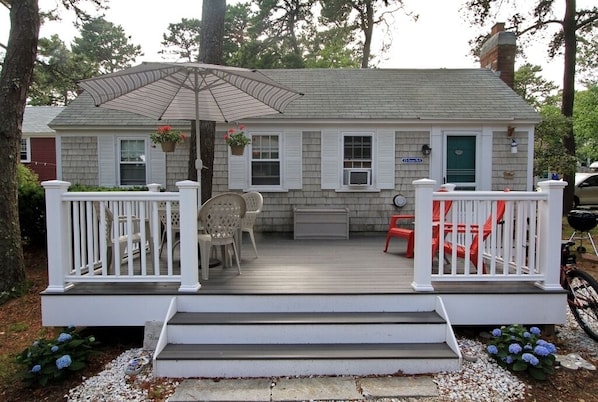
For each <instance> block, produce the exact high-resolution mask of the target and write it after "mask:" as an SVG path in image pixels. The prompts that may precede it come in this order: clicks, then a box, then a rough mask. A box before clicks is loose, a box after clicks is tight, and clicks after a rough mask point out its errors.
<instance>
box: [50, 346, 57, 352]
mask: <svg viewBox="0 0 598 402" xmlns="http://www.w3.org/2000/svg"><path fill="white" fill-rule="evenodd" d="M50 350H51V351H52V353H56V352H57V351H58V346H56V345H54V346H52V348H51V349H50Z"/></svg>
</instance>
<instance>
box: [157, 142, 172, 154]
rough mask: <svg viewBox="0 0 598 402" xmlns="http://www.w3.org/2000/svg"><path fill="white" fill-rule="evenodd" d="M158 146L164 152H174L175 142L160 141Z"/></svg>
mask: <svg viewBox="0 0 598 402" xmlns="http://www.w3.org/2000/svg"><path fill="white" fill-rule="evenodd" d="M160 146H162V151H164V152H174V149H175V148H176V142H162V143H160Z"/></svg>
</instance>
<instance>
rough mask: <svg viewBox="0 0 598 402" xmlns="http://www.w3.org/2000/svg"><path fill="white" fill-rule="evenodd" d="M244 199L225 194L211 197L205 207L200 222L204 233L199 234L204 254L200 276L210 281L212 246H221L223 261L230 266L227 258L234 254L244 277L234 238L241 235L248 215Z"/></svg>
mask: <svg viewBox="0 0 598 402" xmlns="http://www.w3.org/2000/svg"><path fill="white" fill-rule="evenodd" d="M245 210H246V207H245V200H244V199H243V197H242V196H241V195H239V194H236V193H224V194H220V195H217V196H215V197H212V198H210V199H209V200H207V201H206V202H205V204H203V205H202V206H201V208H200V210H199V213H198V219H199V221H200V223H201V225H202V227H203V231H204V233H201V234H198V235H197V241H198V242H199V248H200V253H201V277H202V279H206V280H207V279H208V277H209V270H210V251H211V248H212V246H222V261H223V263H224V264H225V266H226V265H227V264H226V262H227V261H228V259H227V257H228V255H230V249H231V246H232V251H233V253H234V256H235V260H236V262H237V270H238V271H239V275H240V274H241V263H240V258H239V255H240V254H239V252H238V250H237V244H236V241H235V236H238V235H240V234H241V232H240V229H241V219H242V218H243V217H244V216H245Z"/></svg>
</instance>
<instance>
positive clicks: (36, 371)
mask: <svg viewBox="0 0 598 402" xmlns="http://www.w3.org/2000/svg"><path fill="white" fill-rule="evenodd" d="M40 371H42V366H40V365H39V364H36V365H35V366H33V367H31V372H32V373H39V372H40Z"/></svg>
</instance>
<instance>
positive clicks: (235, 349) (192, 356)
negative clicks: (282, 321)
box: [156, 343, 457, 360]
mask: <svg viewBox="0 0 598 402" xmlns="http://www.w3.org/2000/svg"><path fill="white" fill-rule="evenodd" d="M456 358H457V355H456V354H455V352H453V351H452V350H451V349H450V348H449V346H448V345H447V344H446V343H372V344H370V343H366V344H355V343H348V344H347V343H345V344H342V343H341V344H338V343H335V344H245V345H241V344H168V345H166V347H165V348H164V350H163V351H162V352H160V354H159V355H158V356H157V358H156V359H157V360H252V359H253V360H281V359H314V360H316V359H456Z"/></svg>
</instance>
